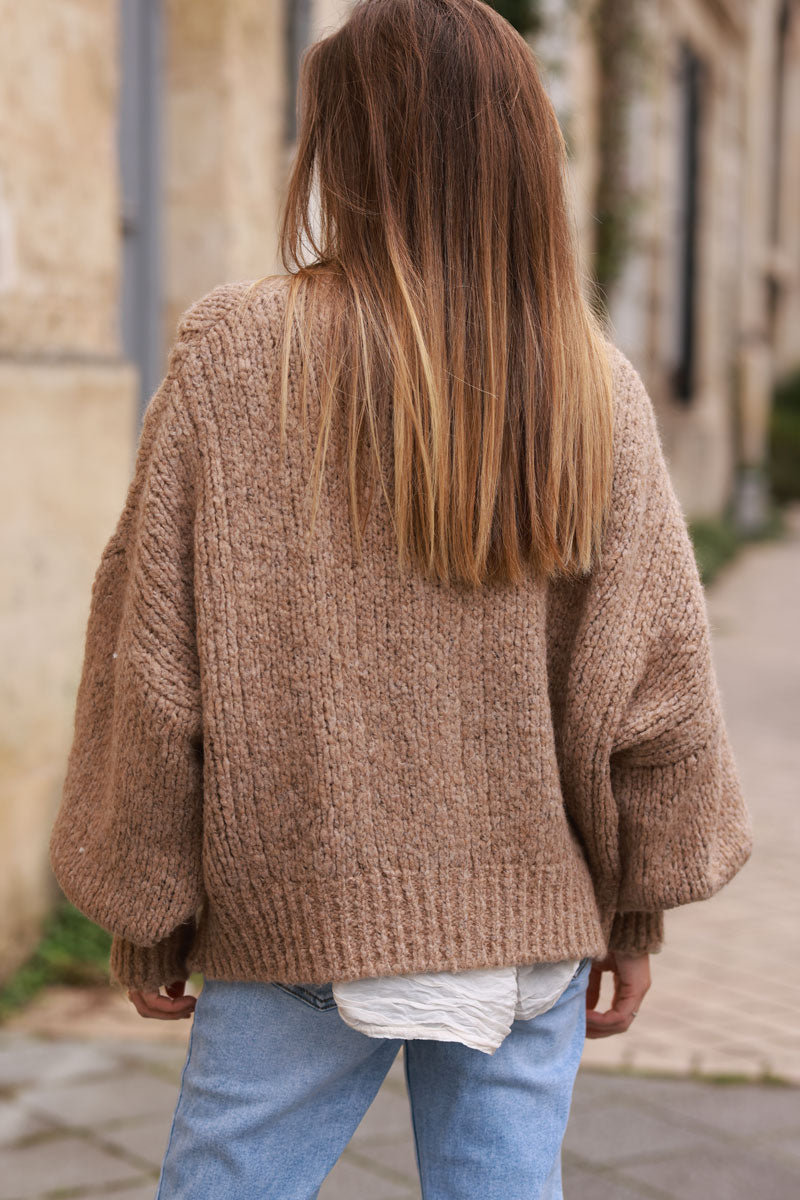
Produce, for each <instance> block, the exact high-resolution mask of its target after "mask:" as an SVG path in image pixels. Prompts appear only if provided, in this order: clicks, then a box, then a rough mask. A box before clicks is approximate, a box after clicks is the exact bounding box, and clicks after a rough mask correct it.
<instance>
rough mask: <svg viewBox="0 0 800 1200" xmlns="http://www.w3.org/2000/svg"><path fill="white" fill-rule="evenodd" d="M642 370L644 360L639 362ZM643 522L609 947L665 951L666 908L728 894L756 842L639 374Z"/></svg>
mask: <svg viewBox="0 0 800 1200" xmlns="http://www.w3.org/2000/svg"><path fill="white" fill-rule="evenodd" d="M629 370H630V371H631V372H633V368H629ZM632 390H633V393H634V395H633V400H634V404H635V406H636V428H637V436H638V439H639V441H638V451H639V455H640V457H639V461H638V469H637V480H638V481H639V482H638V496H637V505H636V511H637V512H638V517H639V519H638V522H637V529H636V531H635V534H634V538H633V542H632V544H631V549H630V554H629V558H630V563H629V564H626V563H625V555H624V554H623V555H620V557H619V560H618V563H619V567H620V569H622V570H627V569H630V570H631V572H632V574H631V576H630V578H631V581H632V589H631V594H632V595H633V596H634V597H635V601H634V604H633V609H632V613H631V617H630V629H629V631H628V634H629V636H628V638H627V645H626V647H625V653H624V660H623V662H624V665H623V670H622V674H621V677H620V680H619V683H618V686H619V697H621V702H620V703H619V704H618V705H617V706H616V708H615V712H616V714H617V719H616V721H615V723H614V728H613V729H612V731H611V753H610V784H611V790H612V793H613V797H614V801H615V807H616V814H617V822H618V843H619V854H620V886H619V891H618V896H617V905H616V907H617V912H616V914H615V917H614V921H613V925H612V928H611V935H610V940H609V948H610V949H616V950H620V951H622V952H629V953H644V952H650V951H655V950H658V949H659V948H660V946H661V943H662V940H663V914H664V910H666V909H669V908H674V907H676V906H678V905H682V904H688V903H691V902H693V901H696V900H704V899H707V898H709V897H710V896H712V895H714V893H716V892H717V891H719V890H720V889H721V888H722V887H723V886H724V885H725V884H726V883H727V882H728V881H729V880H730V879H731V878H732V877H733V876H734V875H735V874H736V873H737V871H738V870H739V869H740V868H741V867H742V866H743V865H744V863H745V862H746V861H747V859H748V858H749V856H750V853H751V849H752V841H753V835H752V828H751V822H750V815H749V812H748V810H747V807H746V805H745V801H744V797H743V794H742V786H741V780H740V778H739V775H738V771H737V767H736V763H735V760H734V755H733V750H732V747H731V744H730V741H729V737H728V731H727V727H726V723H725V717H724V712H723V707H722V701H721V696H720V691H719V687H718V682H717V677H716V674H715V669H714V663H713V659H712V648H711V633H710V626H709V619H708V613H707V609H706V602H705V595H704V591H703V586H702V582H701V579H700V575H699V572H698V568H697V562H696V559H695V555H694V548H693V545H692V542H691V538H690V535H689V532H688V528H687V524H686V519H685V517H684V514H683V511H682V509H681V506H680V503H679V501H678V498H677V496H676V493H675V490H674V487H673V485H672V482H671V479H670V475H669V472H668V468H667V464H666V461H665V458H664V454H663V451H662V447H661V442H660V438H659V434H658V428H657V424H656V418H655V412H654V410H653V406H652V402H651V401H650V398H649V396H648V395H647V393H646V391H645V389H644V385H643V384H642V381H641V379H640V378H639V376H638V374H637V373H635V372H633V385H632Z"/></svg>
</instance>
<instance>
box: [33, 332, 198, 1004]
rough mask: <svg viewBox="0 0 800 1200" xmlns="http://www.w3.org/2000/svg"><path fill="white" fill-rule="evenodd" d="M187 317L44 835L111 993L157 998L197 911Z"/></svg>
mask: <svg viewBox="0 0 800 1200" xmlns="http://www.w3.org/2000/svg"><path fill="white" fill-rule="evenodd" d="M190 313H191V310H190ZM192 320H193V317H192V316H190V317H189V319H186V320H185V321H184V324H183V326H182V328H181V329H180V330H179V335H178V338H177V340H176V342H175V344H174V346H173V348H172V352H171V355H170V362H169V365H168V369H167V373H166V376H165V378H164V379H163V382H162V383H161V385H160V387H159V388H158V390H157V391H156V392H155V394H154V395H153V397H152V398H151V400H150V403H149V404H148V406H147V409H146V411H145V415H144V420H143V425H142V430H141V435H140V439H139V444H138V449H137V454H136V460H135V466H134V471H133V477H132V480H131V482H130V485H129V489H128V493H127V498H126V500H125V504H124V507H123V510H122V512H121V514H120V517H119V519H118V522H117V525H116V528H115V530H114V531H113V533H112V534H111V537H110V538H109V540H108V542H107V544H106V546H105V548H104V550H103V552H102V556H101V559H100V563H99V566H98V568H97V571H96V574H95V578H94V583H93V586H92V592H91V602H90V611H89V617H88V624H87V627H86V634H85V653H84V659H83V667H82V673H81V677H80V681H79V687H78V692H77V700H76V707H75V718H74V735H73V741H72V746H71V750H70V752H69V756H68V761H67V768H66V777H65V780H64V784H63V790H62V797H61V805H60V808H59V811H58V813H57V815H56V819H55V823H54V825H53V828H52V831H51V836H50V863H51V866H52V869H53V871H54V873H55V876H56V878H57V880H58V882H59V884H60V886H61V888H62V890H63V892H64V894H65V895H66V896H67V898H68V899H69V900H71V901H72V903H74V904H75V905H76V906H77V907H78V908H79V909H80V910H81V911H82V912H83V913H84V914H85V915H86V916H88V917H89V918H90V919H91V920H92V921H94V922H96V923H97V924H98V925H100V926H102V927H103V928H105V929H106V930H108V931H109V932H110V933H112V934H113V940H112V950H111V963H110V966H111V976H112V981H115V982H117V983H118V984H121V985H123V986H129V987H132V986H135V987H140V988H152V989H156V988H158V986H159V985H161V984H166V983H169V982H171V981H173V980H177V979H181V978H186V975H187V972H186V969H185V962H184V958H185V954H186V952H187V950H188V948H189V946H190V945H191V940H192V936H193V931H194V928H195V918H196V910H197V908H198V906H199V905H200V904H201V902H202V867H201V838H202V775H203V720H202V705H201V691H200V672H199V668H198V654H197V645H196V637H195V606H194V587H193V573H194V548H193V531H194V514H195V496H196V487H197V462H198V453H197V445H196V434H195V427H194V422H193V419H192V415H191V409H190V405H189V404H188V403H187V394H188V392H189V390H190V389H189V388H188V387H187V373H188V368H187V361H188V353H189V350H190V346H191V337H192V328H191V327H192Z"/></svg>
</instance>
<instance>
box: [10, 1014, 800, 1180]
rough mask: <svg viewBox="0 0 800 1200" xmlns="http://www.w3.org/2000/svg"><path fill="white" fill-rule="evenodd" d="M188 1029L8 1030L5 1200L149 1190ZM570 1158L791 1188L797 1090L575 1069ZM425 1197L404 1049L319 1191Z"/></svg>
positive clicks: (572, 1170)
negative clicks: (150, 1032)
mask: <svg viewBox="0 0 800 1200" xmlns="http://www.w3.org/2000/svg"><path fill="white" fill-rule="evenodd" d="M142 1024H146V1025H148V1026H149V1025H151V1024H153V1025H155V1024H156V1022H149V1021H148V1022H142ZM165 1024H166V1022H165ZM171 1024H174V1025H179V1026H183V1025H184V1024H185V1025H186V1026H187V1034H186V1036H188V1025H189V1022H188V1021H187V1022H172V1023H171ZM185 1040H186V1037H185V1036H184V1037H183V1038H182V1040H178V1039H177V1038H171V1039H166V1038H164V1039H162V1040H160V1041H156V1042H153V1041H149V1040H148V1041H144V1040H141V1039H138V1038H133V1039H131V1040H130V1041H121V1040H120V1039H119V1038H114V1039H108V1038H99V1039H96V1040H93V1041H92V1040H78V1039H75V1038H70V1039H67V1038H61V1039H55V1040H49V1039H45V1038H41V1037H35V1036H33V1035H30V1034H19V1033H15V1034H12V1033H8V1032H2V1033H0V1088H1V1089H2V1090H1V1091H0V1200H41V1198H42V1197H51V1198H52V1200H56V1197H58V1200H66V1197H71V1198H72V1200H90V1197H92V1198H94V1200H100V1198H102V1200H113V1198H118V1200H154V1196H155V1190H156V1182H157V1179H158V1172H159V1167H160V1164H161V1160H162V1157H163V1154H164V1150H165V1147H166V1142H167V1138H168V1136H169V1128H170V1123H171V1119H172V1113H173V1111H174V1105H175V1099H176V1096H177V1087H178V1082H179V1078H180V1071H181V1067H182V1065H183V1061H184V1053H185ZM564 1167H565V1171H564V1189H565V1194H566V1196H567V1197H570V1198H575V1200H635V1198H636V1197H640V1198H642V1200H645V1198H649V1200H750V1198H751V1197H753V1196H756V1195H757V1196H758V1197H759V1200H789V1198H790V1197H793V1196H796V1195H800V1089H797V1088H794V1087H786V1086H777V1085H776V1086H772V1087H770V1086H766V1085H755V1084H727V1085H723V1084H709V1083H698V1082H689V1081H684V1080H678V1079H655V1078H650V1079H647V1078H636V1077H625V1076H624V1075H620V1074H612V1073H606V1072H601V1071H590V1070H585V1069H582V1070H581V1071H580V1072H579V1075H578V1081H577V1084H576V1088H575V1094H574V1098H573V1106H572V1114H571V1117H570V1123H569V1128H568V1131H567V1137H566V1141H565V1148H564ZM419 1196H420V1191H419V1183H418V1175H417V1168H416V1161H415V1157H414V1143H413V1136H412V1132H411V1121H410V1110H409V1106H408V1099H407V1095H406V1090H405V1080H404V1075H403V1060H402V1054H400V1055H398V1057H397V1059H396V1060H395V1062H394V1064H393V1066H392V1068H391V1070H390V1072H389V1075H388V1076H387V1078H386V1080H385V1082H384V1084H383V1087H382V1088H381V1090H380V1092H379V1093H378V1096H377V1097H376V1099H375V1100H374V1102H373V1104H372V1106H371V1107H370V1109H369V1110H368V1112H367V1114H366V1116H365V1117H364V1119H363V1121H362V1122H361V1125H360V1126H359V1128H358V1129H357V1130H356V1132H355V1134H354V1136H353V1138H352V1139H351V1141H350V1144H349V1146H348V1147H347V1149H346V1150H345V1152H344V1154H343V1155H342V1157H341V1158H340V1160H339V1162H338V1163H337V1164H336V1166H335V1167H334V1169H333V1171H332V1172H331V1174H330V1175H329V1176H328V1179H327V1180H326V1181H325V1183H324V1184H323V1187H322V1190H321V1192H320V1200H410V1198H412V1197H417V1198H419ZM209 1200H211V1198H209ZM214 1200H216V1198H214ZM264 1200H272V1198H268V1197H267V1196H266V1195H265V1197H264ZM275 1200H277V1198H275Z"/></svg>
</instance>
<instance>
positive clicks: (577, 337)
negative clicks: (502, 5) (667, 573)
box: [280, 0, 613, 587]
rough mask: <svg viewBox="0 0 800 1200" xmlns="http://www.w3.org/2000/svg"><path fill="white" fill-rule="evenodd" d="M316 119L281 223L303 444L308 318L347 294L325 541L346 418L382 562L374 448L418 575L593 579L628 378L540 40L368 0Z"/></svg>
mask: <svg viewBox="0 0 800 1200" xmlns="http://www.w3.org/2000/svg"><path fill="white" fill-rule="evenodd" d="M298 125H299V134H298V144H297V151H296V156H295V160H294V164H293V168H292V172H291V177H290V181H289V187H288V194H287V198H286V202H285V206H284V210H283V214H282V221H281V230H280V245H281V256H282V261H283V264H284V266H285V267H286V269H287V271H289V273H290V275H291V276H292V279H291V284H290V287H289V297H288V303H287V310H286V324H285V334H286V335H287V336H285V340H284V357H283V369H282V388H281V414H282V415H281V429H282V435H283V436H285V419H286V404H287V396H288V355H289V341H290V338H289V336H288V335H289V332H290V330H291V327H292V321H293V319H294V317H295V309H296V308H297V311H298V312H299V313H302V314H303V316H302V320H301V321H300V325H299V327H300V329H301V332H302V329H303V328H307V327H308V313H309V308H308V302H309V301H310V302H311V304H312V305H313V304H314V303H315V302H316V303H320V302H322V301H321V297H322V294H323V293H328V292H329V290H330V286H332V287H333V288H334V290H335V296H336V303H335V304H333V305H329V308H330V311H331V314H332V316H331V319H330V320H329V322H328V323H327V329H328V338H327V343H326V346H325V351H324V356H323V359H324V361H323V365H322V368H321V369H320V378H321V380H323V381H324V383H323V384H321V385H320V396H321V409H320V414H321V422H320V429H319V436H318V440H317V450H316V454H315V458H314V467H313V471H312V481H313V490H314V501H313V508H312V521H311V526H312V530H313V524H314V519H315V517H316V512H317V507H318V500H319V484H320V476H321V472H322V469H323V466H324V460H325V455H326V447H327V444H328V439H329V432H330V424H331V420H332V419H333V415H334V413H335V412H336V411H341V412H343V413H344V419H345V421H346V427H347V442H346V445H347V456H346V461H347V475H348V484H349V492H350V508H351V519H352V521H353V526H354V530H355V544H356V546H357V548H358V550H359V552H360V550H361V544H362V543H361V535H362V524H361V522H362V520H364V519H365V517H363V518H362V515H361V499H360V498H359V481H360V480H361V479H362V478H363V474H362V469H361V465H360V464H362V463H363V455H364V452H365V449H366V450H367V451H370V450H371V453H369V454H368V457H369V460H370V461H371V463H372V464H373V465H372V474H371V477H370V480H369V487H370V488H372V485H373V484H374V480H375V476H376V473H377V474H378V476H379V478H380V481H381V485H382V488H383V492H384V495H385V497H386V500H387V503H388V504H389V510H390V513H391V515H392V521H393V525H394V532H395V535H396V540H397V547H398V563H399V566H400V569H401V570H403V569H406V568H407V567H408V564H409V562H412V563H413V564H415V565H416V566H417V567H418V568H419V569H421V570H422V571H423V572H425V574H426V575H428V576H429V577H430V578H438V579H440V580H442V581H447V582H455V581H459V582H462V583H465V584H467V585H469V586H472V587H474V586H479V585H481V584H485V583H487V582H490V581H495V580H497V581H502V582H512V583H516V582H519V581H520V580H521V579H522V578H523V577H524V575H525V574H526V573H530V571H532V570H533V571H536V572H540V573H542V574H543V575H545V576H546V577H552V576H553V575H556V574H562V573H565V574H568V575H571V576H574V575H577V574H582V573H585V572H588V571H589V570H591V569H592V567H593V565H594V563H595V561H596V557H597V552H598V551H599V548H600V543H601V538H602V532H603V527H604V523H605V519H606V515H607V509H608V500H609V496H610V489H611V476H612V469H613V464H612V391H611V374H610V367H609V362H608V358H607V353H606V341H605V334H604V331H603V329H602V326H601V323H600V319H599V318H598V317H597V316H596V315H595V313H594V311H593V308H592V305H591V301H590V299H589V293H590V288H591V284H590V283H589V282H588V280H587V279H586V278H583V277H582V275H581V272H580V269H579V265H578V257H577V253H576V244H575V235H574V229H573V223H572V219H571V214H570V212H569V209H568V202H567V195H568V193H567V188H566V167H567V155H566V148H565V143H564V138H563V136H562V133H561V130H560V128H559V124H558V121H557V118H556V115H555V113H554V110H553V107H552V104H551V102H550V100H549V98H548V96H547V94H546V91H545V89H544V87H543V85H542V82H541V80H540V77H539V73H538V70H537V67H536V62H535V58H534V55H533V53H532V51H531V49H530V47H529V46H528V44H527V43H526V42H525V40H524V39H523V38H522V37H521V36H520V35H519V34H518V33H517V32H516V31H515V30H514V29H513V28H512V26H511V25H510V24H509V23H508V22H507V21H505V20H504V19H503V18H502V17H500V16H499V15H498V14H497V13H496V12H495V11H494V10H493V9H491V8H490V7H489V6H488V5H486V4H483V3H481V2H480V0H359V2H358V3H356V5H355V6H354V7H353V8H352V10H351V11H350V14H349V16H348V18H347V20H346V21H345V22H344V24H343V25H341V26H340V27H339V28H338V29H337V30H336V31H335V32H333V33H331V34H330V36H328V37H325V38H323V39H322V40H320V41H318V42H316V43H314V44H313V45H312V46H310V47H309V49H308V50H307V51H306V52H305V54H304V57H303V60H302V63H301V71H300V85H299V100H298ZM315 185H316V189H317V194H316V195H315V194H314V189H315ZM315 205H316V207H318V213H317V214H315V213H314V206H315ZM315 222H316V225H317V226H318V230H319V233H318V234H316V233H315ZM304 240H305V241H306V242H307V244H308V246H309V248H310V249H311V251H312V252H313V255H314V258H313V259H312V261H310V262H306V261H305V258H304V251H303V241H304ZM323 279H324V280H325V281H326V283H325V286H323ZM329 298H330V297H328V299H329ZM306 374H307V373H306ZM305 378H306V376H305V375H304V389H305ZM304 395H305V392H304ZM340 405H341V406H343V407H341V408H339V407H338V406H340ZM304 411H305V403H304ZM387 418H388V420H389V422H390V424H389V429H390V434H389V438H390V446H391V447H392V448H393V449H392V453H393V478H392V489H393V494H391V495H390V492H389V491H388V490H387V486H386V480H385V479H384V477H383V473H382V472H381V468H380V457H379V452H378V446H379V429H380V428H381V425H382V420H385V419H387ZM370 494H371V493H370ZM368 507H369V506H367V511H368Z"/></svg>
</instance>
